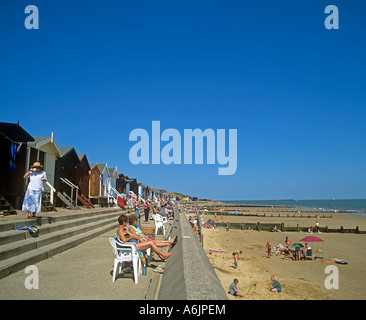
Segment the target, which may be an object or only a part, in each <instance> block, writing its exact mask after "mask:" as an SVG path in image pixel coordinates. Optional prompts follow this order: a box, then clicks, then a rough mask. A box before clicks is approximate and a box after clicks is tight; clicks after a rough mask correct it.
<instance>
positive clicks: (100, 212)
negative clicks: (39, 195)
mask: <svg viewBox="0 0 366 320" xmlns="http://www.w3.org/2000/svg"><path fill="white" fill-rule="evenodd" d="M122 213H123V211H122V210H121V209H120V208H110V209H93V210H88V211H86V212H78V213H75V212H72V213H65V214H58V215H54V216H49V217H39V218H37V219H35V220H29V219H23V220H12V221H2V222H0V279H1V278H4V277H6V276H8V275H10V274H11V273H13V272H17V271H20V270H24V269H25V268H26V267H27V266H28V265H32V264H35V263H37V262H39V261H41V260H44V259H47V258H49V257H51V256H53V255H55V254H58V253H60V252H62V251H65V250H67V249H70V248H72V247H75V246H77V245H79V244H81V243H83V242H85V241H87V240H90V239H92V238H94V237H96V236H98V235H100V234H103V233H105V232H107V231H109V230H111V232H112V230H113V229H115V230H116V229H117V227H118V221H117V219H118V217H119V216H120V215H121V214H122ZM24 225H28V226H29V225H33V226H36V227H38V228H39V233H38V234H37V235H35V236H34V235H32V234H31V233H30V232H29V231H28V230H17V227H19V228H22V227H23V226H24Z"/></svg>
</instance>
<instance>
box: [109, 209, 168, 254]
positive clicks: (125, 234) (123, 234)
mask: <svg viewBox="0 0 366 320" xmlns="http://www.w3.org/2000/svg"><path fill="white" fill-rule="evenodd" d="M118 223H119V226H118V229H117V232H116V236H117V238H118V239H119V241H122V242H126V243H134V244H136V249H137V250H138V251H145V250H147V249H148V248H151V249H152V250H153V251H154V252H155V253H156V254H157V255H158V256H159V257H160V259H161V260H163V261H165V260H166V259H168V257H169V256H170V255H172V254H173V252H170V253H163V252H161V251H160V249H159V248H158V247H157V246H156V245H155V244H154V243H153V242H151V241H143V242H139V241H138V240H137V239H135V238H134V237H133V234H132V233H130V232H129V231H127V230H126V229H125V228H126V226H127V216H126V215H124V214H121V215H120V216H119V218H118Z"/></svg>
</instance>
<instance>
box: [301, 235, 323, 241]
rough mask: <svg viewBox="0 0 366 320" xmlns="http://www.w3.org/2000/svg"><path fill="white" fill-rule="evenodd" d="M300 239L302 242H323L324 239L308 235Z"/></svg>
mask: <svg viewBox="0 0 366 320" xmlns="http://www.w3.org/2000/svg"><path fill="white" fill-rule="evenodd" d="M300 241H302V242H323V241H324V240H322V239H320V238H318V237H314V236H308V237H305V238H303V239H301V240H300Z"/></svg>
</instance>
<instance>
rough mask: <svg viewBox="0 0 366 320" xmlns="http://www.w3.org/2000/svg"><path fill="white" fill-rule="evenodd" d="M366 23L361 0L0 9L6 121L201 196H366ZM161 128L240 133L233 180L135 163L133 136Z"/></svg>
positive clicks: (199, 170)
mask: <svg viewBox="0 0 366 320" xmlns="http://www.w3.org/2000/svg"><path fill="white" fill-rule="evenodd" d="M30 4H34V5H37V6H38V9H39V27H40V29H39V30H26V29H25V27H24V20H25V18H26V14H25V13H24V9H25V7H26V6H27V5H30ZM331 4H332V5H337V6H338V8H339V14H340V16H339V17H340V22H339V23H340V29H339V30H327V29H325V27H324V20H325V18H326V15H325V14H324V9H325V7H326V6H327V5H331ZM365 16H366V2H365V1H361V0H360V1H355V0H347V1H344V0H343V1H338V0H332V1H330V0H329V1H327V0H324V1H319V0H301V1H293V0H279V1H273V0H266V1H258V0H247V1H243V0H240V1H201V0H194V1H192V0H185V1H181V0H176V1H171V0H166V1H158V0H156V1H145V0H142V1H122V0H109V1H101V0H98V1H96V0H89V1H71V0H64V1H54V0H47V1H46V0H37V1H30V0H26V1H24V0H17V1H11V0H2V1H1V3H0V39H1V50H0V108H1V109H0V110H1V114H0V121H3V122H16V121H18V120H19V121H20V124H21V125H22V127H23V128H24V129H25V130H27V131H28V132H29V133H30V134H31V135H33V136H49V135H50V134H51V132H52V131H53V132H54V136H55V140H56V142H57V144H58V145H59V146H74V147H75V149H76V151H77V152H78V153H86V154H87V156H88V159H89V161H90V162H107V163H108V164H109V166H117V167H118V171H119V172H120V173H124V174H127V175H129V176H130V177H136V178H137V179H138V181H139V182H142V183H146V184H148V185H152V186H155V187H158V188H164V189H166V190H168V191H177V192H183V193H188V194H192V195H196V196H198V197H201V198H214V199H228V200H230V199H283V198H295V199H321V198H333V197H335V198H366V148H365V147H366V80H365V75H366V59H365V57H366V41H365V39H366V19H365ZM153 120H160V121H161V127H162V130H164V129H167V128H175V129H178V130H180V131H181V132H182V134H183V129H195V128H200V129H202V130H203V129H206V128H212V129H215V130H216V129H220V128H221V129H237V130H238V169H237V172H236V174H235V175H232V176H219V175H218V174H217V169H218V167H219V165H170V166H166V165H163V164H162V165H138V166H135V165H132V164H131V163H130V161H129V157H128V153H129V149H130V147H131V146H132V145H133V143H132V142H129V140H128V137H129V133H130V132H131V130H133V129H135V128H144V129H146V130H148V131H150V130H151V122H152V121H153Z"/></svg>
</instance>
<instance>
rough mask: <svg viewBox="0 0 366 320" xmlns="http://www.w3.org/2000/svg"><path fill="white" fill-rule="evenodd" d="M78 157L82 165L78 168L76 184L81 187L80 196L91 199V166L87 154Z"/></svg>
mask: <svg viewBox="0 0 366 320" xmlns="http://www.w3.org/2000/svg"><path fill="white" fill-rule="evenodd" d="M78 157H79V160H80V164H79V165H77V166H76V183H77V185H78V187H79V190H80V194H83V195H84V196H85V197H87V198H89V180H90V176H91V168H90V164H89V161H88V158H87V156H86V154H78Z"/></svg>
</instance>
